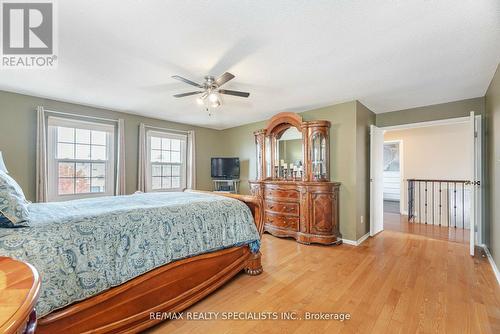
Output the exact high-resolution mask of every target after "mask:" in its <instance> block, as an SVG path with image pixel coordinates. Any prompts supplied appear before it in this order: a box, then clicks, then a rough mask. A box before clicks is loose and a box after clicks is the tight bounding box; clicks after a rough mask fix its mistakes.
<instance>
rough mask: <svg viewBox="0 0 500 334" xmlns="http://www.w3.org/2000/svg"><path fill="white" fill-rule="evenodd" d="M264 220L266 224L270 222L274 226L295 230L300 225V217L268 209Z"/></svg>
mask: <svg viewBox="0 0 500 334" xmlns="http://www.w3.org/2000/svg"><path fill="white" fill-rule="evenodd" d="M264 221H265V223H266V224H270V225H272V226H274V227H278V228H283V229H289V230H294V231H295V230H297V227H298V226H299V217H294V216H286V215H279V214H273V213H270V212H268V211H266V214H265V219H264Z"/></svg>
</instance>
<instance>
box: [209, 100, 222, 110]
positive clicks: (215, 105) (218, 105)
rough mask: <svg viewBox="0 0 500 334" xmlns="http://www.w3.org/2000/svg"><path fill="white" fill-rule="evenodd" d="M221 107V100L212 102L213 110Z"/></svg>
mask: <svg viewBox="0 0 500 334" xmlns="http://www.w3.org/2000/svg"><path fill="white" fill-rule="evenodd" d="M220 105H221V102H220V100H217V101H215V102H212V105H211V107H212V108H218V107H220Z"/></svg>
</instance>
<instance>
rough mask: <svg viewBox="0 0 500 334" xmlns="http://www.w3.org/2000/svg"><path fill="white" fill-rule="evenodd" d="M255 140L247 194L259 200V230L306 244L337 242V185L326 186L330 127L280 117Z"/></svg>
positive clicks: (294, 116) (292, 116)
mask: <svg viewBox="0 0 500 334" xmlns="http://www.w3.org/2000/svg"><path fill="white" fill-rule="evenodd" d="M254 136H255V145H256V154H257V159H256V161H257V179H256V180H253V181H250V189H251V191H252V194H254V195H256V196H260V197H261V198H262V199H263V201H264V230H265V231H266V232H268V233H270V234H272V235H274V236H277V237H292V238H295V240H297V241H298V242H301V243H305V244H309V243H319V244H339V243H341V242H342V236H341V234H340V232H339V188H340V184H339V183H338V182H330V122H329V121H323V120H317V121H303V120H302V118H301V117H300V116H299V115H297V114H295V113H289V112H285V113H280V114H277V115H275V116H274V117H272V118H271V119H270V120H269V122H268V125H267V127H266V128H265V129H262V130H258V131H256V132H254Z"/></svg>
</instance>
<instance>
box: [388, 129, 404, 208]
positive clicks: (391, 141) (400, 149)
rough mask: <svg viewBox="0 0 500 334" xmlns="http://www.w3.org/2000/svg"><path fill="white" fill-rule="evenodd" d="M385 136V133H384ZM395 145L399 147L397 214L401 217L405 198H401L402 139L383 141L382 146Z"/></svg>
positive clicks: (402, 171) (402, 183) (402, 181)
mask: <svg viewBox="0 0 500 334" xmlns="http://www.w3.org/2000/svg"><path fill="white" fill-rule="evenodd" d="M384 134H385V132H384ZM393 143H397V144H398V146H399V214H400V215H403V214H404V211H403V204H402V203H404V201H403V199H404V200H406V197H404V196H403V194H404V192H403V189H404V177H403V175H404V161H403V159H404V154H403V139H394V140H384V144H393Z"/></svg>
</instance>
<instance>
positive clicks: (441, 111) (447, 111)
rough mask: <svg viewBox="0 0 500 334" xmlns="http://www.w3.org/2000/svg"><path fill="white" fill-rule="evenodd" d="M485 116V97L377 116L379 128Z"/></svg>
mask: <svg viewBox="0 0 500 334" xmlns="http://www.w3.org/2000/svg"><path fill="white" fill-rule="evenodd" d="M471 111H474V112H476V113H478V114H484V97H476V98H473V99H467V100H460V101H454V102H448V103H441V104H434V105H430V106H424V107H418V108H411V109H405V110H398V111H391V112H387V113H382V114H377V126H379V127H381V126H391V125H400V124H409V123H417V122H427V121H435V120H441V119H447V118H454V117H463V116H469V113H470V112H471Z"/></svg>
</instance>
